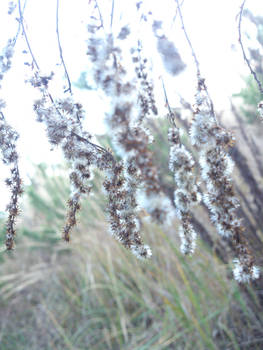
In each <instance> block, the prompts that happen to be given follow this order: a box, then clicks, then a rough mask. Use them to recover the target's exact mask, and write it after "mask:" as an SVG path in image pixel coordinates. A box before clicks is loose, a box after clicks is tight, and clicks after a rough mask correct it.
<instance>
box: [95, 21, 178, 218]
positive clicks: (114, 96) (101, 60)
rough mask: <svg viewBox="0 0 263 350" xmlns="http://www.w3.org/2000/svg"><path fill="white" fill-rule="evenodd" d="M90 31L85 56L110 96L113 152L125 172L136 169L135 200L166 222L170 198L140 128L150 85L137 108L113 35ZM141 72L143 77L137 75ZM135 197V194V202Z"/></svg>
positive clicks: (135, 94)
mask: <svg viewBox="0 0 263 350" xmlns="http://www.w3.org/2000/svg"><path fill="white" fill-rule="evenodd" d="M90 31H91V34H92V35H91V38H90V40H89V45H88V55H89V56H90V59H91V62H92V63H93V66H92V69H93V76H94V80H95V82H96V83H97V85H98V86H99V87H100V88H101V89H102V90H103V91H104V92H105V94H106V95H108V96H109V97H110V102H111V103H110V105H111V107H110V111H109V112H108V113H107V116H106V123H107V125H108V128H109V130H111V132H113V133H114V135H113V137H114V142H115V145H116V151H117V153H119V154H120V156H121V157H122V158H123V159H124V161H125V168H126V169H130V168H132V169H135V170H134V176H133V182H134V186H133V188H134V191H136V189H137V188H138V185H139V183H142V184H143V185H144V190H143V191H140V196H139V197H138V198H139V200H140V204H141V205H142V206H143V208H144V209H146V211H147V212H148V213H149V214H150V215H151V216H152V218H154V219H155V220H156V221H157V222H159V223H163V222H165V221H167V220H168V218H169V217H170V215H171V212H172V211H173V209H172V206H171V203H170V201H169V199H168V198H166V197H165V196H164V195H163V194H162V192H161V188H160V185H159V181H158V174H157V169H156V167H155V166H154V165H153V159H152V153H151V152H150V151H149V149H148V144H149V143H151V142H152V136H151V135H150V134H149V131H148V130H146V129H145V128H144V127H143V126H142V120H143V119H144V117H142V116H143V115H145V114H146V113H149V108H154V98H153V94H152V90H151V87H150V83H148V85H147V90H148V94H147V97H145V101H146V100H147V102H145V104H144V105H142V103H140V104H139V106H138V105H136V101H137V100H138V98H139V96H140V95H141V91H140V89H139V91H140V92H139V94H138V89H137V84H138V83H137V81H136V80H135V78H134V77H133V79H130V78H129V76H128V72H127V71H126V70H125V68H124V67H123V66H122V65H121V49H120V47H119V46H117V45H114V41H113V37H112V35H106V36H105V35H104V33H103V30H102V29H97V30H96V28H95V27H91V29H90ZM122 31H123V29H122V30H121V32H122ZM126 37H127V36H126ZM126 37H125V38H126ZM118 38H121V40H122V38H123V37H122V36H120V35H119V36H118ZM116 42H118V41H117V40H116ZM142 69H143V67H140V68H139V69H138V70H137V74H139V78H140V79H141V78H142V79H144V81H146V78H147V76H146V73H145V72H142ZM140 71H141V73H142V74H143V75H144V77H143V76H142V75H140ZM140 79H139V80H140ZM139 100H140V98H139ZM141 101H142V100H140V102H141ZM146 103H147V107H146ZM146 108H147V110H146ZM131 176H132V174H131V173H129V177H131ZM136 183H137V184H136ZM136 197H137V196H136V195H135V194H134V200H135V199H136Z"/></svg>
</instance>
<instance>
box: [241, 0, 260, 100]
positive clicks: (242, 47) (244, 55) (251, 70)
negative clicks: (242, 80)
mask: <svg viewBox="0 0 263 350" xmlns="http://www.w3.org/2000/svg"><path fill="white" fill-rule="evenodd" d="M245 3H246V0H244V1H243V2H242V5H241V7H240V13H239V20H238V42H239V44H240V47H241V50H242V53H243V58H244V60H245V62H246V64H247V66H248V68H249V70H250V73H251V74H252V75H253V77H254V79H255V81H256V82H257V84H258V89H259V91H260V93H261V94H262V95H263V87H262V84H261V82H260V80H259V79H258V76H257V74H256V72H255V71H254V69H253V68H252V66H251V64H250V62H249V59H248V58H247V55H246V53H245V49H244V45H243V41H242V34H241V24H242V18H243V11H244V6H245Z"/></svg>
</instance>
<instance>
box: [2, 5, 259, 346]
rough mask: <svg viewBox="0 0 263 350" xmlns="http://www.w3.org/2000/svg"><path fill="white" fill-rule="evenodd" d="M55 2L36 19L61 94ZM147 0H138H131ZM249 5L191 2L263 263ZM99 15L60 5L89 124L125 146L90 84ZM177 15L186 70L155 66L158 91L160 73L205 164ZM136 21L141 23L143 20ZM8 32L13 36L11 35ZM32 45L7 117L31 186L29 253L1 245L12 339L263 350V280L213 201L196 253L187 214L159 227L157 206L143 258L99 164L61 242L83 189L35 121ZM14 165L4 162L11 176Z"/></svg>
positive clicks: (34, 28) (200, 222)
mask: <svg viewBox="0 0 263 350" xmlns="http://www.w3.org/2000/svg"><path fill="white" fill-rule="evenodd" d="M90 2H92V1H90ZM54 3H55V2H52V1H46V2H45V4H44V3H43V2H41V1H34V2H33V1H28V4H27V8H26V10H25V19H26V24H27V28H28V33H29V35H31V38H32V46H34V49H35V52H36V55H38V56H39V58H41V60H42V62H41V65H42V66H43V70H47V71H48V70H50V69H52V70H55V73H56V76H58V77H60V78H59V79H60V80H59V83H58V85H57V86H54V87H53V90H54V92H55V93H57V94H61V86H62V85H63V70H62V68H61V65H60V62H59V55H58V52H57V46H56V43H55V42H54V44H52V43H53V41H55V34H54V33H55V19H54V18H55V5H54ZM62 3H63V6H62ZM98 3H99V4H100V8H101V10H102V12H103V16H104V18H108V17H107V13H108V10H109V8H111V5H112V2H111V1H110V2H107V4H106V2H105V4H106V5H105V6H103V5H102V4H101V3H102V2H101V1H100V2H98ZM123 3H124V2H123ZM134 3H135V2H132V1H131V2H129V4H130V6H131V7H132V5H134ZM197 3H198V4H197ZM212 3H213V4H212ZM116 4H117V5H118V6H120V7H119V8H118V6H117V5H116V10H115V11H116V23H118V22H119V21H120V23H123V22H126V19H125V18H124V19H123V16H121V14H122V13H123V11H124V9H123V8H122V7H121V6H124V5H120V4H119V2H116ZM125 4H126V3H125ZM257 4H258V2H256V1H251V2H249V3H248V5H249V8H247V9H246V10H245V13H244V19H243V28H244V29H243V36H244V42H245V44H246V49H247V54H248V55H249V57H250V61H251V63H252V65H253V67H254V69H255V70H256V72H257V74H258V76H259V77H260V79H261V81H262V82H263V65H262V62H263V61H262V57H263V53H262V51H263V14H262V11H261V13H260V9H259V8H258V6H257ZM240 5H241V3H240V2H239V1H233V2H231V4H230V2H229V1H225V0H224V1H220V2H217V3H216V4H215V2H211V1H205V0H203V1H198V2H196V1H185V2H184V3H183V6H182V10H183V13H184V16H185V25H186V28H189V30H188V32H189V36H190V37H191V38H192V41H193V45H194V46H195V48H196V52H197V54H199V59H200V63H201V70H202V71H203V74H204V76H206V78H207V85H208V88H209V89H210V91H211V95H212V98H213V100H214V103H215V108H216V111H217V115H218V118H219V120H220V123H221V124H222V125H224V126H225V127H226V128H227V129H230V130H232V131H233V132H234V134H235V136H236V144H235V145H234V147H233V148H232V150H231V157H232V158H233V160H234V161H235V164H236V167H235V170H234V183H235V190H236V194H237V196H238V198H239V200H240V204H241V205H240V208H239V212H238V215H239V216H240V217H242V218H243V223H244V226H245V228H246V231H245V234H246V236H247V239H248V241H249V246H250V249H251V251H252V252H253V254H254V255H255V257H256V262H257V265H259V266H261V267H262V266H263V258H262V249H263V221H262V214H263V209H262V208H263V150H262V132H263V126H262V123H260V122H259V119H258V117H257V103H258V102H259V101H260V100H261V98H262V97H261V96H260V94H259V92H258V90H257V86H256V84H255V82H254V81H253V79H252V77H250V76H249V74H248V70H247V67H246V65H245V63H244V62H243V60H242V54H241V51H240V49H239V47H238V44H237V21H236V18H235V17H236V15H237V14H238V12H239V6H240ZM1 6H2V4H1ZM41 6H42V7H41ZM107 6H108V7H107ZM126 6H127V4H126ZM124 7H125V6H124ZM168 8H169V7H168V2H167V5H166V7H165V6H164V5H163V6H162V11H163V12H161V11H160V6H159V7H158V6H157V5H156V8H155V7H154V8H153V11H155V12H156V13H158V15H159V16H160V18H161V19H165V18H166V16H168V14H167V12H169V11H167V9H168ZM261 10H262V9H261ZM88 11H89V7H88V5H87V4H86V3H85V2H84V1H80V0H79V1H76V2H74V5H72V1H65V2H61V20H60V23H61V36H62V46H63V50H64V59H65V61H66V63H67V66H68V70H69V73H70V76H71V78H72V82H73V83H74V86H73V89H74V96H75V98H76V99H77V100H80V101H81V103H82V104H83V105H84V107H86V109H87V119H86V121H85V127H86V128H87V130H89V131H91V132H93V133H95V134H96V139H97V140H98V142H99V143H100V144H101V145H103V146H105V147H110V148H113V146H112V144H111V139H110V138H109V136H108V135H106V134H105V129H104V125H103V115H104V112H105V110H104V109H103V106H101V103H100V102H101V100H100V96H99V95H98V93H96V92H95V91H94V90H92V88H91V86H90V84H89V74H88V73H89V71H88V67H87V64H86V61H87V58H85V50H86V47H85V45H86V44H85V40H86V34H87V33H86V22H87V18H88V16H89V12H88ZM171 12H172V11H171ZM40 14H42V16H40ZM51 14H52V16H53V17H52V16H51ZM173 17H174V15H171V16H170V17H167V23H168V24H167V31H168V33H169V35H170V36H172V35H173V33H174V31H175V32H176V38H175V39H174V41H175V42H176V46H177V48H178V50H179V52H180V54H181V56H182V58H183V60H184V62H185V64H186V69H185V71H184V72H183V73H181V74H180V75H179V76H178V77H173V78H171V77H170V76H169V75H168V74H166V72H165V70H164V68H163V67H162V66H161V65H160V67H159V65H158V62H157V63H155V64H157V65H158V70H157V71H155V72H156V73H155V74H156V77H155V79H156V80H155V82H156V86H157V87H156V91H157V92H158V91H161V90H158V84H160V81H159V82H158V77H159V76H160V75H161V76H162V77H164V80H165V83H166V88H167V93H168V97H169V103H170V104H171V106H172V108H173V110H174V111H175V113H176V116H177V123H178V125H179V126H180V127H181V128H182V129H183V142H184V144H185V145H186V146H187V147H188V148H189V149H191V151H192V153H193V156H194V157H195V158H196V160H197V154H196V151H195V150H194V149H193V148H192V147H191V144H190V141H189V139H188V130H189V125H190V122H191V119H192V117H193V108H192V104H193V96H194V92H195V81H194V66H193V62H192V58H191V53H190V52H189V50H188V48H187V46H186V45H185V42H184V39H183V38H182V37H181V36H182V35H181V34H177V33H179V32H180V30H177V29H178V28H180V23H179V21H178V19H177V18H175V19H174V18H173ZM3 18H5V17H4V15H3ZM9 20H10V19H9ZM3 21H4V20H3ZM3 21H2V23H5V22H3ZM129 21H131V22H132V17H131V18H129ZM171 23H174V24H172V25H171ZM6 25H7V27H6V28H9V29H10V33H12V28H13V27H12V26H13V24H10V23H9V22H8V24H7V22H6ZM9 26H10V27H9ZM116 26H117V24H116ZM173 26H175V27H173ZM208 27H209V31H208V30H207V28H208ZM14 28H16V27H15V24H14ZM169 28H170V29H169ZM176 28H177V29H176ZM9 29H8V31H9ZM210 29H211V30H210ZM169 30H170V32H169ZM3 37H4V36H3V35H2V34H1V39H2V38H3ZM5 39H7V38H5ZM52 40H53V41H52ZM5 41H6V40H5ZM3 42H4V40H3ZM52 45H53V46H54V47H53V46H52ZM23 50H24V43H23V40H20V41H19V42H18V43H17V52H16V56H15V58H14V63H13V69H11V71H10V72H9V73H8V77H6V79H5V81H6V82H5V85H4V86H3V95H4V97H5V98H6V100H7V103H8V107H7V112H6V118H7V120H8V121H9V122H10V123H11V124H12V125H13V126H14V127H15V128H16V129H17V130H18V131H19V133H20V135H21V137H20V144H19V148H18V151H19V153H20V157H21V162H22V173H23V176H24V186H25V194H24V196H23V199H22V201H21V215H20V218H19V222H18V230H17V240H16V249H15V251H11V252H6V251H4V249H2V250H1V253H0V263H1V273H0V349H1V350H14V349H18V350H28V349H31V350H39V349H41V350H42V349H43V350H54V349H59V350H60V349H70V350H72V349H73V350H86V349H95V350H97V349H98V350H100V349H101V350H104V349H113V350H115V349H116V350H118V349H125V350H126V349H127V350H148V349H151V350H152V349H154V350H159V349H222V350H225V349H229V350H230V349H231V350H232V349H235V350H236V349H259V350H260V349H262V348H263V332H262V329H263V328H262V326H263V311H262V310H263V308H262V306H263V282H262V278H261V279H260V280H258V281H256V282H254V283H253V284H251V285H248V286H241V285H238V284H237V283H236V282H235V281H234V280H233V278H232V272H231V261H232V259H233V258H234V253H233V250H232V247H231V245H229V243H228V242H227V241H224V240H222V239H221V237H218V234H217V233H216V232H215V229H214V228H213V226H212V225H211V224H210V222H209V213H208V211H207V209H206V207H205V206H204V205H201V206H199V207H198V208H197V209H195V211H194V212H193V224H194V226H195V227H196V230H197V232H198V233H199V237H198V243H197V249H196V252H195V254H194V255H193V257H184V256H182V254H181V253H180V249H179V246H180V242H179V237H178V234H177V225H178V223H177V221H175V222H173V223H172V224H171V225H170V226H169V227H160V226H157V225H155V224H152V223H151V220H150V217H149V216H148V215H147V213H146V212H145V211H141V215H140V219H141V222H142V227H143V230H142V236H143V238H144V241H145V243H147V244H148V245H150V246H151V248H152V252H153V257H152V259H151V260H150V261H146V262H142V261H137V260H136V259H135V258H134V256H133V255H131V254H130V252H128V251H126V250H125V249H124V248H122V247H121V246H120V244H118V242H115V241H114V240H113V239H112V237H111V236H110V235H109V234H108V223H107V220H106V217H105V208H106V200H105V196H104V194H103V192H102V182H103V174H102V173H100V172H96V173H95V176H94V179H93V191H92V195H91V196H90V197H89V198H87V199H86V200H83V202H82V210H81V212H80V214H79V220H78V221H79V223H78V225H77V227H76V229H75V230H74V232H73V234H72V241H71V243H70V244H67V243H64V242H62V241H61V229H62V227H63V224H64V221H65V214H66V210H67V205H66V203H67V200H68V197H69V194H70V185H69V181H68V164H66V163H65V161H64V160H63V158H62V156H61V154H60V152H59V150H53V151H52V152H50V146H49V145H48V142H47V141H46V139H45V131H44V128H43V126H42V125H39V124H37V123H36V122H34V115H33V112H32V107H31V106H32V103H33V99H34V97H35V96H34V92H33V91H32V89H31V88H29V87H28V86H27V85H25V84H24V79H25V70H26V69H27V65H24V63H25V62H28V60H30V58H29V57H27V56H26V55H25V54H23V53H22V51H23ZM52 55H53V56H52ZM78 57H81V58H78ZM56 62H57V63H58V64H57V65H56ZM153 65H154V62H153ZM56 81H57V80H56ZM60 85H61V86H60ZM21 91H23V93H21ZM62 91H63V90H62ZM62 93H63V92H62ZM25 96H27V97H26V98H25ZM14 98H15V101H16V103H14ZM157 100H158V101H159V106H160V114H159V116H158V117H155V118H153V119H149V120H148V124H147V126H148V128H149V129H150V130H151V132H152V134H153V135H154V138H155V142H154V143H153V144H152V145H151V146H150V147H151V150H152V151H153V154H154V159H155V163H156V164H157V167H158V169H159V175H160V181H161V184H162V189H163V191H164V192H165V193H166V195H167V197H169V198H170V199H171V200H172V197H173V191H174V181H173V177H172V174H170V173H169V172H168V171H167V169H168V154H169V145H168V141H167V130H168V128H169V123H168V120H167V119H166V117H165V101H164V96H163V93H160V92H159V93H158V96H157ZM94 111H95V112H96V116H94ZM32 131H33V132H32ZM42 140H43V141H42ZM32 145H34V146H36V147H32ZM2 169H3V170H2ZM5 172H6V170H5V168H4V166H3V165H1V177H2V178H3V179H4V178H5V176H6V175H5ZM1 186H2V187H1V191H2V193H3V195H2V196H1V201H0V205H1V210H2V211H1V213H0V215H1V216H0V222H1V226H0V227H1V245H3V244H4V240H5V220H6V214H5V205H6V204H7V202H8V191H7V190H5V188H4V186H5V185H4V182H3V181H2V184H1Z"/></svg>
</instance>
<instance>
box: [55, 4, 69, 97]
mask: <svg viewBox="0 0 263 350" xmlns="http://www.w3.org/2000/svg"><path fill="white" fill-rule="evenodd" d="M58 10H59V0H57V9H56V33H57V39H58V48H59V54H60V59H61V62H62V65H63V67H64V71H65V75H66V78H67V81H68V88H67V89H66V90H65V91H64V92H68V91H69V92H70V94H71V95H72V90H71V81H70V78H69V74H68V70H67V67H66V64H65V61H64V58H63V52H62V47H61V42H60V36H59V27H58Z"/></svg>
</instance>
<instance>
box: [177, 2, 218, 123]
mask: <svg viewBox="0 0 263 350" xmlns="http://www.w3.org/2000/svg"><path fill="white" fill-rule="evenodd" d="M175 1H176V3H177V9H178V13H179V17H180V20H181V24H182V30H183V32H184V35H185V38H186V40H187V42H188V45H189V47H190V49H191V52H192V56H193V58H194V62H195V65H196V72H197V81H198V87H199V88H200V89H201V88H203V90H204V91H205V92H206V94H207V97H208V99H209V102H210V107H211V112H212V115H213V118H214V120H215V122H216V123H217V124H218V121H217V119H216V115H215V112H214V105H213V101H212V99H211V97H210V95H209V93H208V90H207V86H206V84H205V79H204V78H202V76H201V72H200V64H199V61H198V59H197V56H196V53H195V51H194V48H193V45H192V43H191V40H190V38H189V36H188V34H187V32H186V29H185V26H184V20H183V15H182V12H181V5H180V4H179V0H175Z"/></svg>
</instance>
